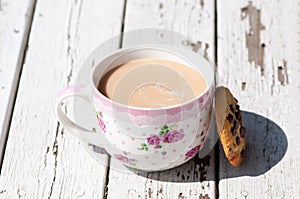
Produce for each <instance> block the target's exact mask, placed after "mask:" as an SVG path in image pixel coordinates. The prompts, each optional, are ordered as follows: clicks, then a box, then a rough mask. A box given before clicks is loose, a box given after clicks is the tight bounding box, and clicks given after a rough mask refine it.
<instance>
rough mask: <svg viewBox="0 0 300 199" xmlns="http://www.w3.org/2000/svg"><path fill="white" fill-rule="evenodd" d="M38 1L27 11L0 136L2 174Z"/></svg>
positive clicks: (32, 1)
mask: <svg viewBox="0 0 300 199" xmlns="http://www.w3.org/2000/svg"><path fill="white" fill-rule="evenodd" d="M36 3H37V0H31V3H30V4H29V6H28V9H27V12H26V15H27V20H26V25H25V30H24V35H23V39H22V44H21V49H20V52H19V57H18V62H17V66H16V72H15V74H14V78H13V79H14V80H13V85H12V89H11V92H10V96H9V103H8V108H7V112H6V114H5V121H4V124H3V129H2V133H1V134H0V135H2V137H1V138H0V139H1V140H0V174H1V170H2V163H3V158H4V154H5V148H6V143H7V139H8V133H9V130H10V125H11V120H12V116H13V112H14V107H15V102H16V98H17V93H18V89H19V83H20V77H21V75H22V69H23V64H24V63H25V59H26V53H27V50H28V41H29V37H30V32H31V26H32V22H33V18H34V14H35V8H36ZM0 10H1V0H0Z"/></svg>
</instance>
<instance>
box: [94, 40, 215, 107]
mask: <svg viewBox="0 0 300 199" xmlns="http://www.w3.org/2000/svg"><path fill="white" fill-rule="evenodd" d="M162 46H169V47H172V48H174V47H175V48H176V46H171V45H143V46H141V45H138V46H130V47H128V48H120V49H118V50H116V51H114V52H112V53H110V54H108V55H107V56H105V57H104V58H102V59H101V61H100V62H99V63H98V64H97V66H96V67H95V68H94V69H93V70H92V86H93V89H94V92H95V94H96V95H98V96H99V97H101V99H103V100H105V101H106V102H108V103H109V104H114V105H117V106H119V107H121V108H126V109H131V110H139V111H161V110H172V109H178V108H181V107H184V106H186V105H189V104H192V103H194V102H196V101H198V99H200V98H201V97H203V96H205V95H207V93H209V91H210V90H211V89H213V87H214V81H213V80H212V81H211V82H209V83H208V82H207V78H205V77H204V76H203V74H202V73H201V72H200V71H199V70H198V69H197V68H196V66H195V64H194V63H192V62H191V61H190V60H189V59H187V58H185V57H184V56H182V55H180V54H179V53H177V52H175V51H172V50H169V49H165V48H163V47H162ZM177 48H178V47H177ZM145 49H153V50H160V51H164V52H167V53H169V54H172V55H175V56H177V57H179V58H180V59H182V60H184V61H186V62H187V63H189V64H190V66H189V67H192V68H193V69H195V70H197V71H198V72H199V73H200V74H201V75H202V76H203V78H204V80H205V83H206V88H205V90H204V91H203V92H202V93H200V94H199V95H197V96H195V97H193V98H192V99H190V100H188V101H186V102H184V103H179V104H175V105H172V106H165V107H158V108H145V107H137V106H131V105H126V104H122V103H120V102H116V101H114V100H112V99H110V98H108V97H106V96H105V95H103V94H102V93H101V92H100V91H99V90H98V89H97V86H96V85H95V82H94V79H93V77H94V73H95V71H96V69H97V68H98V67H103V66H101V63H103V62H104V61H105V60H107V59H109V58H111V57H112V56H114V55H115V54H117V53H120V52H121V54H120V55H119V56H122V55H123V54H124V53H129V52H132V51H136V50H145ZM180 50H184V51H186V52H187V53H194V54H195V55H197V56H199V57H201V58H202V59H204V60H205V61H206V62H207V64H208V65H209V66H210V67H212V66H211V63H209V61H208V60H206V59H205V58H204V57H203V56H201V55H199V54H197V53H195V52H193V51H188V50H186V49H183V48H181V49H180ZM122 51H124V52H122ZM108 65H109V64H108ZM213 73H214V72H213V71H212V74H213ZM100 79H101V78H100ZM98 81H99V80H98ZM98 83H99V82H98Z"/></svg>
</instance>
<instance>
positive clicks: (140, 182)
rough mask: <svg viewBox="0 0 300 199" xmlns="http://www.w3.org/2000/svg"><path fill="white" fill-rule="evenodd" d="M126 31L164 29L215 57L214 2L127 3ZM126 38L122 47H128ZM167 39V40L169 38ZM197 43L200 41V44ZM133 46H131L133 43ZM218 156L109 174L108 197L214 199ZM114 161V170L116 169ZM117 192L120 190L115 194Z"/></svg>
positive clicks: (151, 1) (112, 171) (128, 1)
mask: <svg viewBox="0 0 300 199" xmlns="http://www.w3.org/2000/svg"><path fill="white" fill-rule="evenodd" d="M124 21H125V25H124V30H125V31H128V30H133V29H137V28H146V27H147V28H149V27H150V28H164V29H170V30H173V31H176V32H179V33H181V34H184V35H187V36H189V37H190V38H191V39H193V40H194V41H196V42H195V43H193V44H191V45H192V47H193V48H194V50H197V49H196V48H198V49H199V48H202V49H203V50H205V53H206V54H208V55H209V56H210V57H211V58H214V50H215V49H214V2H213V1H200V2H199V1H192V2H191V1H176V0H175V1H174V0H168V1H159V0H155V1H153V0H147V1H138V0H127V7H126V13H125V20H124ZM126 39H128V38H126V37H125V38H123V45H124V46H126V45H128V43H130V42H131V41H130V42H128V41H127V40H126ZM166 39H168V38H166ZM197 41H198V42H197ZM131 44H132V43H131ZM214 156H215V154H214V151H212V152H211V153H210V154H209V155H208V156H206V157H205V158H204V159H202V160H200V159H199V158H195V159H194V160H192V161H190V162H188V163H186V164H184V165H182V166H180V167H177V168H174V169H171V170H168V171H162V172H153V173H144V174H139V175H137V174H134V173H132V174H128V173H122V172H118V171H116V170H114V169H110V171H109V181H108V195H107V198H112V199H114V198H145V199H146V198H149V199H150V198H151V199H154V198H161V199H162V198H165V199H169V198H176V199H177V198H178V199H183V198H188V199H196V198H197V199H198V198H205V197H206V198H207V197H208V198H215V195H216V192H215V190H216V187H215V186H216V184H215V164H214V163H215V157H214ZM114 164H115V163H114V161H112V162H111V167H114V166H115V165H114ZM116 190H117V191H116Z"/></svg>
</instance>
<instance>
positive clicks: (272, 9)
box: [0, 0, 300, 199]
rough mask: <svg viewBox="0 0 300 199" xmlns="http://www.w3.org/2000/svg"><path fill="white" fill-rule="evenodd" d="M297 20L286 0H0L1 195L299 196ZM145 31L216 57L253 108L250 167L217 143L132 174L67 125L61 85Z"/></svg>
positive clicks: (249, 113)
mask: <svg viewBox="0 0 300 199" xmlns="http://www.w3.org/2000/svg"><path fill="white" fill-rule="evenodd" d="M298 19H299V5H298V4H297V2H296V1H287V0H278V1H268V0H254V1H253V2H249V1H248V0H219V1H212V0H195V1H191V0H189V1H188V0H165V1H163V0H143V1H142V0H89V1H83V0H51V1H50V0H23V1H22V2H21V1H17V0H10V1H8V0H0V126H1V129H2V131H1V151H0V152H1V155H2V156H1V157H2V158H3V162H2V168H1V178H0V179H1V181H0V182H1V183H0V198H13V199H15V198H30V199H32V198H103V197H104V198H113V199H115V198H116V199H121V198H130V199H131V198H134V199H135V198H148V199H150V198H167V199H187V198H188V199H196V198H197V199H204V198H228V199H232V198H300V186H299V181H300V169H299V167H300V158H299V157H300V155H299V154H300V147H299V141H300V125H299V120H300V119H299V118H300V117H299V113H298V111H299V110H300V109H299V108H300V102H299V99H300V78H299V77H300V66H299V65H300V64H299V55H300V53H299V49H300V47H299V39H300V38H299V31H300V26H299V24H297V21H300V20H298ZM143 27H155V28H166V29H171V30H174V31H177V32H180V33H182V34H185V35H187V36H189V37H191V38H192V39H193V40H195V41H199V42H198V44H197V45H198V47H200V48H202V49H203V50H205V51H206V52H207V53H208V55H209V56H210V57H211V58H213V59H214V60H215V62H217V65H218V67H217V70H218V73H219V74H220V78H219V85H225V86H228V87H229V88H230V89H231V90H232V92H233V93H234V94H235V96H236V97H237V98H238V99H239V103H240V105H241V107H242V108H243V110H244V112H243V118H244V120H245V124H246V128H247V136H246V137H247V140H248V147H247V151H246V158H245V161H244V163H243V164H242V165H241V166H240V167H239V168H234V167H232V166H231V165H229V164H228V162H227V160H226V159H225V157H224V154H223V150H222V148H221V147H220V146H219V144H217V145H216V147H215V148H214V150H213V151H212V152H211V153H210V154H209V155H208V156H206V157H204V158H203V159H199V158H195V159H193V160H192V161H190V162H188V163H186V164H184V165H182V166H180V167H178V168H174V169H171V170H168V171H164V172H155V173H149V174H147V175H137V174H124V173H121V172H116V171H114V170H112V169H110V167H106V166H104V165H102V164H100V163H99V162H97V161H96V160H95V159H93V158H92V157H91V156H90V155H89V154H88V153H87V152H86V150H85V149H84V148H83V147H82V145H81V144H80V140H79V139H78V138H77V137H75V136H73V135H72V134H71V133H69V132H65V131H64V130H63V127H62V126H61V125H60V124H59V122H58V121H57V119H56V114H55V110H54V99H55V96H56V94H57V92H58V91H59V90H60V89H62V88H63V87H65V86H67V85H71V84H72V83H74V81H75V77H76V73H77V72H78V70H79V68H80V66H81V65H82V63H83V61H84V60H85V58H86V57H87V56H88V55H89V53H91V52H92V50H93V49H94V48H95V47H96V46H98V45H99V44H101V43H102V42H103V41H105V40H106V39H108V38H110V37H112V36H114V35H117V34H119V33H120V32H121V31H127V30H132V29H136V28H143ZM297 36H298V37H297ZM200 44H201V45H200ZM114 48H116V49H117V48H118V46H115V47H114ZM6 138H7V139H6Z"/></svg>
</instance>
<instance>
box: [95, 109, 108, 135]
mask: <svg viewBox="0 0 300 199" xmlns="http://www.w3.org/2000/svg"><path fill="white" fill-rule="evenodd" d="M96 117H97V120H98V124H99V126H100V128H101V129H102V131H103V132H104V133H106V125H105V123H104V121H103V120H102V118H103V115H102V112H101V111H99V112H97V111H96Z"/></svg>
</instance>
